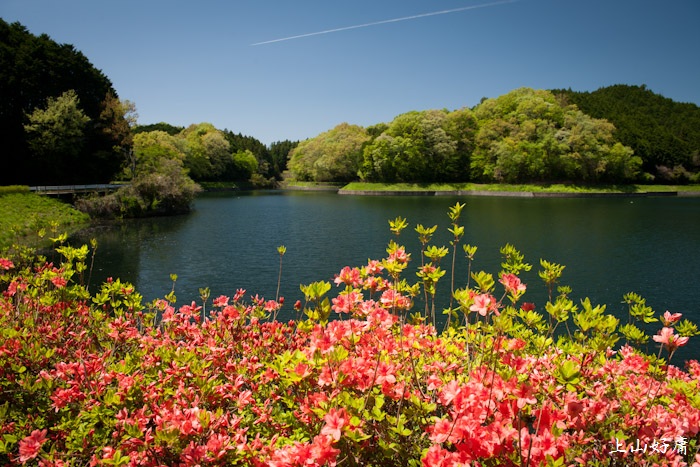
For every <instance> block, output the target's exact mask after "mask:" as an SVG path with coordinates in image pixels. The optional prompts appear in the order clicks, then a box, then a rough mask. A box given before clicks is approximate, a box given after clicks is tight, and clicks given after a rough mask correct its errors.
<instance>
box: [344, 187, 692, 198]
mask: <svg viewBox="0 0 700 467" xmlns="http://www.w3.org/2000/svg"><path fill="white" fill-rule="evenodd" d="M337 194H339V195H342V196H353V195H355V196H485V197H507V198H648V197H678V198H689V197H700V191H639V192H565V191H500V190H346V189H344V188H341V189H339V190H337Z"/></svg>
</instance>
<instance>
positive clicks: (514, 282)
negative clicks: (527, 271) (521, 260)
mask: <svg viewBox="0 0 700 467" xmlns="http://www.w3.org/2000/svg"><path fill="white" fill-rule="evenodd" d="M499 282H500V283H501V284H503V286H504V287H505V289H506V291H507V292H508V293H510V294H513V295H515V296H518V295H520V294H522V293H524V292H525V290H526V289H527V287H526V286H525V284H523V283H522V282H520V278H519V277H518V276H516V275H515V274H503V275H502V276H501V279H500V280H499Z"/></svg>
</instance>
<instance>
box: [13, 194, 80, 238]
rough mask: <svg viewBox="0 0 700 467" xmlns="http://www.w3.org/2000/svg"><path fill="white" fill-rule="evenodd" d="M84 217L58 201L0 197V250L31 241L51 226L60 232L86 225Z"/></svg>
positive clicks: (27, 197)
mask: <svg viewBox="0 0 700 467" xmlns="http://www.w3.org/2000/svg"><path fill="white" fill-rule="evenodd" d="M89 219H90V218H89V217H88V215H87V214H84V213H82V212H80V211H78V210H76V209H74V208H73V207H72V206H70V205H69V204H66V203H63V202H61V201H59V200H56V199H53V198H49V197H48V196H40V195H36V194H34V193H28V192H24V193H8V194H3V195H0V248H5V247H7V246H9V245H11V244H12V242H14V241H17V240H19V241H31V240H32V239H33V238H34V237H35V236H36V234H37V232H38V231H39V230H40V229H46V231H47V232H50V230H51V228H52V224H53V225H54V226H55V227H56V228H57V230H58V231H59V232H63V231H66V230H69V229H72V228H75V227H78V226H80V225H82V224H85V223H87V222H88V221H89Z"/></svg>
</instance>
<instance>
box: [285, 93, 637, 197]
mask: <svg viewBox="0 0 700 467" xmlns="http://www.w3.org/2000/svg"><path fill="white" fill-rule="evenodd" d="M641 165H642V161H641V159H640V158H639V157H637V156H635V155H634V152H633V150H632V149H631V148H630V147H628V146H625V145H623V144H621V143H620V142H619V141H618V140H617V138H616V135H615V127H614V125H612V124H611V123H610V122H608V121H606V120H603V119H596V118H593V117H590V116H588V115H586V114H584V113H583V112H581V111H580V110H579V109H578V108H577V107H576V106H573V105H567V104H566V103H564V102H563V101H562V100H561V99H558V98H557V97H556V96H555V95H554V94H553V93H552V92H549V91H542V90H534V89H530V88H520V89H516V90H514V91H511V92H509V93H507V94H504V95H503V96H500V97H498V98H495V99H484V100H482V102H481V103H480V104H479V105H477V106H476V107H474V108H473V109H469V108H462V109H458V110H454V111H449V110H425V111H412V112H407V113H404V114H401V115H398V116H397V117H396V118H394V120H392V121H391V122H389V123H380V124H377V125H373V126H371V127H368V128H366V129H364V128H361V127H358V126H356V125H349V124H347V123H344V124H341V125H338V126H337V127H335V128H334V129H332V130H330V131H328V132H325V133H322V134H320V135H319V136H317V137H315V138H311V139H309V140H306V141H303V142H301V143H300V144H299V145H298V146H297V147H296V149H294V150H293V151H292V152H291V153H290V158H289V169H290V170H291V172H292V174H293V175H294V176H295V177H296V178H297V179H299V180H315V181H331V180H333V181H349V180H356V179H358V178H361V179H363V180H367V181H379V182H418V183H420V182H467V181H482V182H506V183H516V182H517V183H519V182H553V181H556V182H585V183H603V182H624V181H633V180H636V179H637V177H638V175H639V172H640V167H641Z"/></svg>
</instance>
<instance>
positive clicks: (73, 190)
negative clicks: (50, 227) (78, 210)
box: [29, 183, 126, 196]
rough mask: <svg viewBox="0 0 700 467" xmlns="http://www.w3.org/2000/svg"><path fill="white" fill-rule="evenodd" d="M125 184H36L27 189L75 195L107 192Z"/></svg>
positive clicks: (40, 192) (42, 192) (38, 192)
mask: <svg viewBox="0 0 700 467" xmlns="http://www.w3.org/2000/svg"><path fill="white" fill-rule="evenodd" d="M123 186H126V185H119V184H116V183H115V184H98V185H38V186H30V187H29V190H30V191H31V192H33V193H36V194H39V195H54V196H59V195H75V194H79V193H108V192H110V191H115V190H118V189H119V188H121V187H123Z"/></svg>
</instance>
